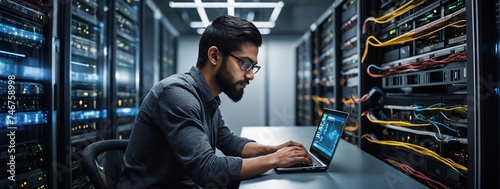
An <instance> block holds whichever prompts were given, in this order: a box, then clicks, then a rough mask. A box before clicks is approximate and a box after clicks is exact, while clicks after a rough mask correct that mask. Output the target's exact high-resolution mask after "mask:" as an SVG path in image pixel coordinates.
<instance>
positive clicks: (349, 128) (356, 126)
mask: <svg viewBox="0 0 500 189" xmlns="http://www.w3.org/2000/svg"><path fill="white" fill-rule="evenodd" d="M349 118H350V119H351V120H353V121H354V126H352V125H346V126H345V127H344V131H350V132H354V131H356V130H358V126H359V123H358V121H357V120H356V119H354V118H352V117H349Z"/></svg>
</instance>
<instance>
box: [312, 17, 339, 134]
mask: <svg viewBox="0 0 500 189" xmlns="http://www.w3.org/2000/svg"><path fill="white" fill-rule="evenodd" d="M312 28H313V29H312V33H311V39H312V41H311V52H312V55H311V58H312V78H311V80H312V84H311V85H312V89H311V90H312V94H311V99H312V100H313V107H314V108H313V114H312V116H311V117H312V123H313V124H317V123H319V119H320V117H321V114H322V113H323V108H334V107H335V104H336V96H337V95H336V93H337V92H338V91H337V90H336V89H335V86H336V82H337V80H336V77H335V75H336V69H337V68H336V66H335V64H334V61H333V60H334V57H335V52H334V49H333V47H334V45H333V44H334V41H333V39H334V34H333V31H334V30H333V11H332V9H331V8H329V9H327V11H326V12H325V13H323V14H322V15H321V16H320V17H319V18H318V20H317V21H316V22H315V23H313V25H312Z"/></svg>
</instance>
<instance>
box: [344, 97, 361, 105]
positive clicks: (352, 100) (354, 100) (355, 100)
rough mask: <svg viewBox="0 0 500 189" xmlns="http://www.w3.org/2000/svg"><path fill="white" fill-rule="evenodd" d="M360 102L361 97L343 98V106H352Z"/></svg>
mask: <svg viewBox="0 0 500 189" xmlns="http://www.w3.org/2000/svg"><path fill="white" fill-rule="evenodd" d="M358 102H359V97H358V96H356V95H354V96H352V97H351V98H342V104H344V105H352V104H356V103H358Z"/></svg>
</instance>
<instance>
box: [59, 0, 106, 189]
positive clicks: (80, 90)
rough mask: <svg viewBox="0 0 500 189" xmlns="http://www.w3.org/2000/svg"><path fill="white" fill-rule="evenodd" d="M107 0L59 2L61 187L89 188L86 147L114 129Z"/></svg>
mask: <svg viewBox="0 0 500 189" xmlns="http://www.w3.org/2000/svg"><path fill="white" fill-rule="evenodd" d="M107 3H108V1H101V0H99V1H98V0H72V1H68V2H64V3H61V2H60V3H59V4H58V5H59V26H60V27H59V31H58V36H59V38H60V46H61V47H60V53H59V57H60V59H59V62H58V64H59V73H58V74H59V75H58V77H59V78H58V82H57V87H58V88H57V93H58V94H57V99H58V102H57V105H58V113H57V114H58V115H57V117H58V124H57V148H58V150H57V162H56V163H54V164H53V165H52V167H53V168H54V169H55V170H56V171H57V174H56V175H55V176H56V178H57V181H58V186H59V187H58V188H89V187H90V183H89V180H88V178H87V177H86V175H85V174H84V173H83V172H82V170H81V167H80V163H81V157H80V153H81V151H82V150H83V149H84V148H85V147H86V146H87V145H88V144H90V143H92V142H95V141H97V140H102V139H104V138H106V136H108V135H109V134H110V131H109V126H110V124H111V121H110V119H111V117H110V116H109V111H110V109H109V106H108V102H109V101H110V95H109V91H108V89H109V79H108V78H109V74H108V73H109V50H108V47H109V44H108V40H109V39H108V38H107V32H109V28H108V27H107V26H109V25H110V24H109V22H108V18H109V12H110V10H109V5H108V4H107Z"/></svg>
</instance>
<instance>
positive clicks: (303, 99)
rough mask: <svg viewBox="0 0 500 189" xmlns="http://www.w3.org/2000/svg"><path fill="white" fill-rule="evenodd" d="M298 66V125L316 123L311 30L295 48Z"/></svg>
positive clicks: (296, 93) (296, 121)
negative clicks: (313, 98)
mask: <svg viewBox="0 0 500 189" xmlns="http://www.w3.org/2000/svg"><path fill="white" fill-rule="evenodd" d="M295 61H296V67H297V69H296V70H297V75H296V77H297V79H296V82H297V84H296V90H295V91H296V92H295V95H296V98H297V99H296V101H295V102H296V106H295V108H296V110H295V115H296V116H295V117H296V120H295V124H296V125H301V126H303V125H305V126H307V125H314V124H313V121H312V117H313V107H312V99H311V96H312V89H311V85H312V73H311V72H312V64H311V32H306V33H305V34H304V35H303V36H302V37H301V38H300V39H299V40H298V41H297V47H296V48H295Z"/></svg>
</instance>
